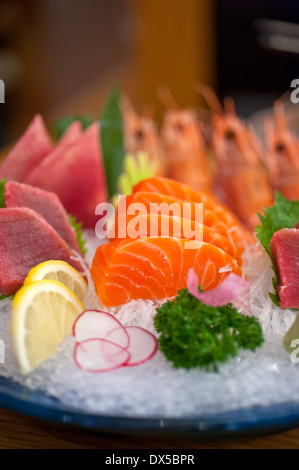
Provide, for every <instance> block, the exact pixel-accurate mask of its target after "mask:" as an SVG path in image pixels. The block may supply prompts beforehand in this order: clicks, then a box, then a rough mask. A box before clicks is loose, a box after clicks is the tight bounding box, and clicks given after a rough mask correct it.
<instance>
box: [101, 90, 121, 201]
mask: <svg viewBox="0 0 299 470" xmlns="http://www.w3.org/2000/svg"><path fill="white" fill-rule="evenodd" d="M100 129H101V145H102V152H103V159H104V164H105V169H106V177H107V186H108V192H109V197H110V198H112V197H113V196H114V195H115V194H116V193H117V191H118V178H119V176H120V174H121V172H122V169H123V161H124V131H123V116H122V112H121V108H120V104H119V92H118V89H117V88H114V89H112V91H111V93H110V95H109V97H108V100H107V103H106V105H105V107H104V110H103V112H102V116H101V118H100Z"/></svg>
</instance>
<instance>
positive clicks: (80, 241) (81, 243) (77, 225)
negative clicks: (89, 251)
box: [68, 214, 86, 255]
mask: <svg viewBox="0 0 299 470" xmlns="http://www.w3.org/2000/svg"><path fill="white" fill-rule="evenodd" d="M68 218H69V221H70V223H71V225H72V227H73V228H74V229H75V232H76V236H77V242H78V245H79V248H80V250H81V253H82V254H83V255H85V253H86V248H85V240H84V238H83V230H82V222H77V220H76V217H74V216H73V215H70V214H68Z"/></svg>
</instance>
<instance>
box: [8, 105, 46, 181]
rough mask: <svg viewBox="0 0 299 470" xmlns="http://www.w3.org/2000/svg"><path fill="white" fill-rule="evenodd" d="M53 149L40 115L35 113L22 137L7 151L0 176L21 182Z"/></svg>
mask: <svg viewBox="0 0 299 470" xmlns="http://www.w3.org/2000/svg"><path fill="white" fill-rule="evenodd" d="M52 149H53V143H52V140H51V138H50V136H49V134H48V131H47V129H46V126H45V124H44V121H43V119H42V117H41V116H40V115H39V114H37V115H36V116H35V117H34V118H33V120H32V122H31V123H30V124H29V126H28V127H27V129H26V131H25V132H24V134H23V135H22V137H21V138H20V139H19V140H18V141H17V143H16V144H15V145H14V146H13V148H12V149H11V150H10V151H9V152H8V154H7V156H6V157H5V159H4V160H3V163H2V165H1V167H0V178H5V179H6V180H15V181H21V182H23V181H24V180H25V178H26V176H27V175H28V173H29V172H30V171H31V170H32V168H34V167H35V166H36V165H38V164H39V163H40V162H41V161H42V160H43V159H44V158H45V156H46V155H48V154H49V153H50V152H51V151H52Z"/></svg>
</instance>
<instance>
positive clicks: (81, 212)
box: [34, 123, 108, 228]
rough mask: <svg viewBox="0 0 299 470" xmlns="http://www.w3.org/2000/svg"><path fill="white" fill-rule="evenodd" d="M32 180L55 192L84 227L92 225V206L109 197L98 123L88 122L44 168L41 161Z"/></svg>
mask: <svg viewBox="0 0 299 470" xmlns="http://www.w3.org/2000/svg"><path fill="white" fill-rule="evenodd" d="M47 163H48V162H47ZM38 171H39V174H38ZM34 183H35V185H36V186H39V187H40V188H43V189H46V190H48V191H53V192H54V193H56V194H57V195H58V197H59V199H60V200H61V202H62V204H63V205H64V207H65V208H66V210H67V212H68V213H69V214H71V215H73V216H75V217H76V218H77V220H78V221H81V222H82V223H83V225H84V227H85V228H91V227H93V228H94V226H95V224H96V222H97V219H98V217H96V215H95V208H96V206H97V205H98V204H99V203H100V202H104V201H107V200H108V193H107V183H106V173H105V169H104V163H103V159H102V153H101V148H100V133H99V124H98V123H94V124H92V125H91V126H89V127H88V129H87V130H86V131H85V132H84V133H83V135H82V137H80V138H79V139H78V140H76V142H74V143H73V144H72V145H71V146H69V147H68V148H67V149H66V151H65V152H64V153H63V154H60V153H59V155H57V154H56V155H54V154H53V155H52V158H51V165H49V167H48V168H47V171H46V172H45V171H44V168H43V165H41V166H40V168H37V169H36V172H35V181H34Z"/></svg>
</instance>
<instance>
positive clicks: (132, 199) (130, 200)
mask: <svg viewBox="0 0 299 470" xmlns="http://www.w3.org/2000/svg"><path fill="white" fill-rule="evenodd" d="M161 205H164V208H165V207H166V206H167V208H168V209H169V212H168V214H169V216H170V217H173V216H174V217H179V216H180V217H181V218H183V219H189V220H192V221H195V222H197V223H202V224H203V225H206V226H207V227H209V228H210V229H211V230H213V231H215V232H217V233H219V234H220V235H222V236H223V237H225V238H227V239H228V241H229V242H230V243H231V244H232V245H233V246H234V248H235V256H236V257H237V258H238V259H240V258H241V255H242V253H243V251H244V247H245V245H246V244H252V243H253V237H252V234H251V233H250V232H248V231H247V230H246V229H245V228H244V227H243V226H242V225H241V224H239V223H236V219H235V218H234V219H232V218H231V217H230V215H229V213H226V212H225V211H224V210H223V209H221V210H220V209H219V208H218V210H217V211H216V210H215V209H212V208H210V207H209V205H206V203H205V202H204V203H203V211H202V214H200V211H199V210H198V206H197V202H193V201H184V200H182V199H177V198H175V197H172V196H167V195H164V194H161V193H151V192H137V193H133V194H130V195H128V196H126V197H125V199H124V200H123V201H120V203H119V206H118V207H117V210H116V217H115V224H116V225H117V227H116V226H115V234H118V238H126V236H127V230H126V228H127V227H126V225H127V220H128V215H129V217H130V214H133V215H136V214H142V213H143V214H144V215H148V214H157V213H160V214H161V211H160V212H159V207H161ZM173 207H174V208H175V210H174V211H172V210H171V208H173ZM142 211H144V212H142ZM198 214H199V215H200V218H199V219H198ZM162 215H167V213H166V211H165V209H163V210H162ZM201 216H202V217H201ZM201 219H202V220H201ZM116 228H117V230H116ZM170 235H171V234H170Z"/></svg>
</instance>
